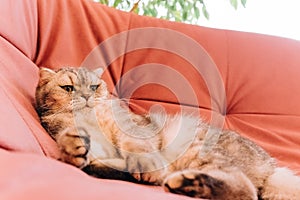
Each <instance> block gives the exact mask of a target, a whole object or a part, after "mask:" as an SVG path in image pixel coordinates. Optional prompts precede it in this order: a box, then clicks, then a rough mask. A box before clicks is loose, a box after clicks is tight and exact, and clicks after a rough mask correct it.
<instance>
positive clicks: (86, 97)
mask: <svg viewBox="0 0 300 200" xmlns="http://www.w3.org/2000/svg"><path fill="white" fill-rule="evenodd" d="M81 96H82V97H83V98H85V100H88V99H89V98H90V95H88V94H82V95H81Z"/></svg>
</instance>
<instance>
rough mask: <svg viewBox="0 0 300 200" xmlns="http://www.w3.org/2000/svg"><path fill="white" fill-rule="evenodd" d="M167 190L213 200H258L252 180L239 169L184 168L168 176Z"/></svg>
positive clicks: (165, 184)
mask: <svg viewBox="0 0 300 200" xmlns="http://www.w3.org/2000/svg"><path fill="white" fill-rule="evenodd" d="M163 187H164V189H165V190H166V191H169V192H172V193H176V194H182V195H186V196H190V197H196V198H205V199H212V200H233V199H234V200H257V192H256V189H255V187H254V185H253V184H252V183H251V181H250V180H249V179H248V178H247V177H246V176H245V175H244V174H243V173H242V172H239V171H230V172H229V171H221V170H217V169H216V170H209V171H207V170H204V171H202V170H184V171H179V172H174V173H172V174H170V175H169V176H167V178H166V179H165V181H164V183H163Z"/></svg>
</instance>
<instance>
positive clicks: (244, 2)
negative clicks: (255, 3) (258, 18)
mask: <svg viewBox="0 0 300 200" xmlns="http://www.w3.org/2000/svg"><path fill="white" fill-rule="evenodd" d="M241 3H242V5H243V6H244V8H245V7H246V3H247V0H241Z"/></svg>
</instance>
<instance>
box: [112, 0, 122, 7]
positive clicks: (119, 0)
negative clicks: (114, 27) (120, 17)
mask: <svg viewBox="0 0 300 200" xmlns="http://www.w3.org/2000/svg"><path fill="white" fill-rule="evenodd" d="M121 2H122V0H115V2H114V4H113V7H117V6H118V5H119V4H120V3H121Z"/></svg>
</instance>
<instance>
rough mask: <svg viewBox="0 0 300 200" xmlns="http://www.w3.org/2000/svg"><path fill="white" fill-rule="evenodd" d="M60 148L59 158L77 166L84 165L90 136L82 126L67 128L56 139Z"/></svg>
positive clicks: (86, 160)
mask: <svg viewBox="0 0 300 200" xmlns="http://www.w3.org/2000/svg"><path fill="white" fill-rule="evenodd" d="M56 142H57V144H58V146H59V148H60V150H61V160H62V161H64V162H66V163H69V164H72V165H74V166H76V167H78V168H83V167H85V166H86V165H87V164H88V162H89V160H88V157H87V155H88V152H89V149H90V136H89V135H88V133H87V132H86V130H85V129H83V128H78V129H76V128H68V129H66V130H65V131H64V132H63V133H61V134H60V136H59V137H58V138H57V140H56Z"/></svg>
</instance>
